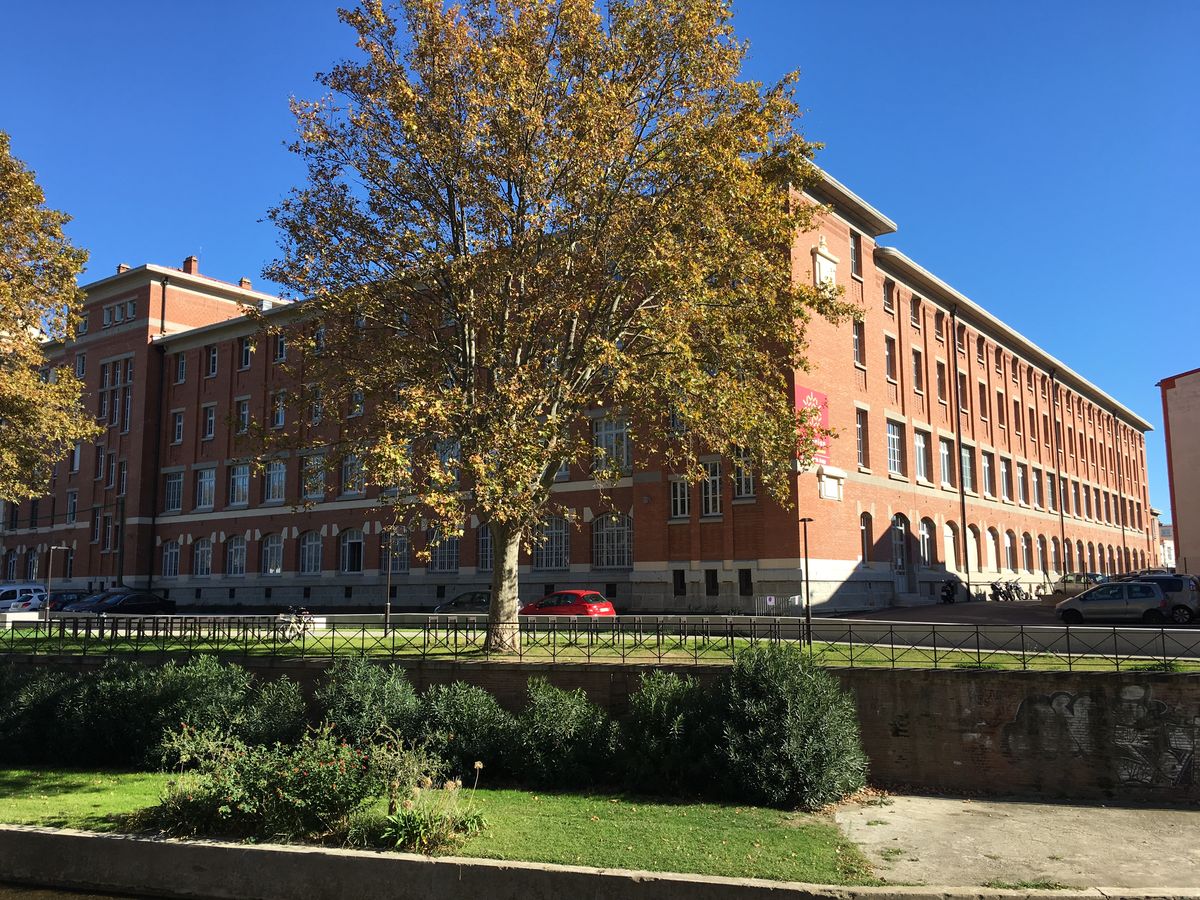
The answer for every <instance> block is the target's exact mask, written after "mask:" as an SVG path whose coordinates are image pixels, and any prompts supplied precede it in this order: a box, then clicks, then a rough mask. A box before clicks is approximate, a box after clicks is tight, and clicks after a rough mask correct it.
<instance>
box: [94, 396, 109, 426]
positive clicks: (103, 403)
mask: <svg viewBox="0 0 1200 900" xmlns="http://www.w3.org/2000/svg"><path fill="white" fill-rule="evenodd" d="M98 402H99V409H98V410H97V411H96V418H97V419H99V420H100V421H102V422H103V421H104V420H105V419H107V418H108V391H101V392H100V400H99V401H98Z"/></svg>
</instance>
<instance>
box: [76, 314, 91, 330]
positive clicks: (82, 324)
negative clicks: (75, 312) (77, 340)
mask: <svg viewBox="0 0 1200 900" xmlns="http://www.w3.org/2000/svg"><path fill="white" fill-rule="evenodd" d="M88 318H89V316H88V314H87V313H86V312H84V313H81V314H80V316H79V327H78V329H77V330H76V333H77V334H79V335H85V334H87V333H88Z"/></svg>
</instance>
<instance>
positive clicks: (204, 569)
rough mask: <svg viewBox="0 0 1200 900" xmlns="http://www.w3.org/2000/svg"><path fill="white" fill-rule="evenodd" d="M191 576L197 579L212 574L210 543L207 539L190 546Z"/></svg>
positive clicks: (201, 539)
mask: <svg viewBox="0 0 1200 900" xmlns="http://www.w3.org/2000/svg"><path fill="white" fill-rule="evenodd" d="M192 574H193V575H195V576H197V577H199V578H207V577H208V576H209V575H211V574H212V541H210V540H209V539H208V538H200V540H198V541H196V543H194V544H192Z"/></svg>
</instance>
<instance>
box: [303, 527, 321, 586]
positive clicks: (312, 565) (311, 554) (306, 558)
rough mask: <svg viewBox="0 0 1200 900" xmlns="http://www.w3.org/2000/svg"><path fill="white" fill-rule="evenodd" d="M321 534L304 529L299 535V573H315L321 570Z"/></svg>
mask: <svg viewBox="0 0 1200 900" xmlns="http://www.w3.org/2000/svg"><path fill="white" fill-rule="evenodd" d="M321 549H322V548H321V535H320V533H319V532H316V531H306V532H304V534H302V535H300V573H301V574H302V575H316V574H319V573H320V571H321Z"/></svg>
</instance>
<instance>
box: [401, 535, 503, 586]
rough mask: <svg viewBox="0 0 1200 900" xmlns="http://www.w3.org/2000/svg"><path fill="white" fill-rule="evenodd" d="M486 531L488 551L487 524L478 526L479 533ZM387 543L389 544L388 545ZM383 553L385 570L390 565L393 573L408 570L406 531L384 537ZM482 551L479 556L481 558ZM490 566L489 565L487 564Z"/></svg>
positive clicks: (489, 546)
mask: <svg viewBox="0 0 1200 900" xmlns="http://www.w3.org/2000/svg"><path fill="white" fill-rule="evenodd" d="M484 532H486V533H487V535H488V553H489V554H490V553H491V551H492V544H491V532H490V531H489V530H488V528H487V526H482V527H481V528H480V533H484ZM388 544H390V545H391V546H390V547H389V546H388ZM382 553H383V560H382V562H383V568H384V571H387V569H388V567H389V566H390V567H391V572H392V574H393V575H400V574H403V573H405V572H407V571H408V532H406V531H394V532H392V533H391V535H390V539H388V538H385V540H384V545H383V548H382ZM482 556H483V555H482V553H481V554H480V558H481V559H482ZM489 568H490V566H489Z"/></svg>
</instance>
